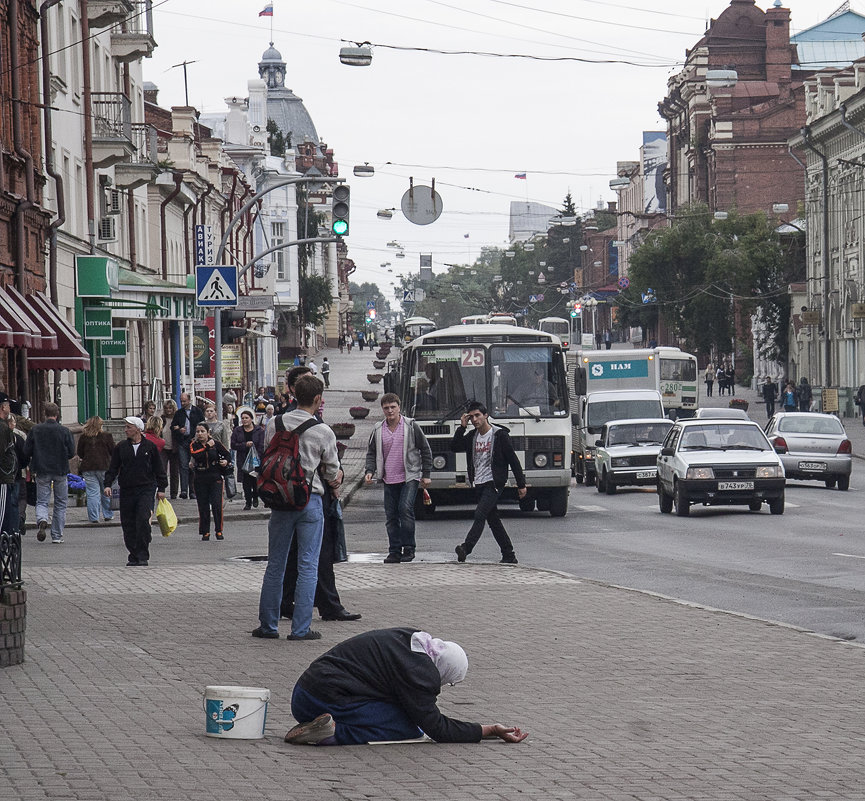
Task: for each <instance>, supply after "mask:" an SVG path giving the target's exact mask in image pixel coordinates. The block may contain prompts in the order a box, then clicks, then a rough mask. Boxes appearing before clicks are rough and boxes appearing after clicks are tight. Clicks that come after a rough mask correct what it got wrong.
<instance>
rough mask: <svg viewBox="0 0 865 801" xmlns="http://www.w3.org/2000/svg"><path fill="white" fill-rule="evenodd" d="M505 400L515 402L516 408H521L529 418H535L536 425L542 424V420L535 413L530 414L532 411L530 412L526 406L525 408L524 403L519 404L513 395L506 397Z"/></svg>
mask: <svg viewBox="0 0 865 801" xmlns="http://www.w3.org/2000/svg"><path fill="white" fill-rule="evenodd" d="M505 400H509V401H513V403H514V405H515V406H519V408H520V409H522V410H523V411H524V412H525V413H526V414H528V416H529V417H532V418H534V421H535V422H536V423H540V422H541V418H540V417H538V415H536V414H535V413H534V412H530V411H529V410H528V409H527V408H526V407H525V406H523V404H522V403H520V402H519V401H518V400H517V399H516V398H514V397H513V396H512V395H505Z"/></svg>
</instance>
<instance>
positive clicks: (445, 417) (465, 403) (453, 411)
mask: <svg viewBox="0 0 865 801" xmlns="http://www.w3.org/2000/svg"><path fill="white" fill-rule="evenodd" d="M468 404H469V402H468V401H463V402H462V403H458V404H457V405H456V406H454V407H453V409H448V410H447V411H446V412H445V413H444V414H443V415H442V416H441V417H440V418H439V419H438V420H436V421H435V425H437V426H440V425H441V424H442V423H443V422H444V421H445V420H450V419H451V417H452V415H454V414H456V413H457V412H458V411H459V410H460V409H465V407H466V406H468Z"/></svg>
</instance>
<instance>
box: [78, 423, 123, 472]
mask: <svg viewBox="0 0 865 801" xmlns="http://www.w3.org/2000/svg"><path fill="white" fill-rule="evenodd" d="M76 453H77V454H78V456H79V457H80V458H81V464H80V465H79V466H78V470H79V471H80V472H81V473H87V472H89V471H90V470H98V471H100V472H102V473H104V472H105V471H106V470H107V469H108V466H109V465H110V464H111V454H112V453H114V437H112V436H111V434H109V433H108V432H107V431H100V432H99V433H98V434H97V435H96V436H95V437H88V436H87V435H86V434H82V435H81V436H80V437H78V448H77V449H76Z"/></svg>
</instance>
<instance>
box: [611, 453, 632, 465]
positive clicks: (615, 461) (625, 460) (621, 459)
mask: <svg viewBox="0 0 865 801" xmlns="http://www.w3.org/2000/svg"><path fill="white" fill-rule="evenodd" d="M629 464H630V462H629V461H628V458H627V457H626V456H620V457H619V458H617V459H613V461H612V465H613V467H627V466H628V465H629Z"/></svg>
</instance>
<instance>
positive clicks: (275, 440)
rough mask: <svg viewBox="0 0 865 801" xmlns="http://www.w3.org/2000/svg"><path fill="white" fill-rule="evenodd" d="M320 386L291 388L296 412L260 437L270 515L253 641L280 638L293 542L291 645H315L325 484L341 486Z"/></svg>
mask: <svg viewBox="0 0 865 801" xmlns="http://www.w3.org/2000/svg"><path fill="white" fill-rule="evenodd" d="M323 392H324V384H323V383H322V381H321V379H319V378H316V377H315V376H313V375H302V376H300V377H299V378H298V379H297V381H296V382H295V385H294V396H295V398H296V400H297V408H296V409H295V410H293V411H290V412H286V413H285V414H284V415H281V416H279V417H274V418H273V420H271V421H270V423H268V425H267V430H266V431H265V434H264V447H265V451H264V455H263V456H262V459H261V466H260V468H259V475H258V493H259V497H260V498H261V499H262V500H263V501H264V505H265V506H268V507H269V508H270V509H271V515H270V523H269V524H268V549H267V568H266V570H265V571H264V578H263V579H262V582H261V597H260V599H259V604H258V619H259V623H260V624H261V625H259V627H258V628H257V629H255V630H254V631H253V632H252V636H253V637H259V638H263V639H271V640H272V639H277V638H278V637H279V631H278V626H279V609H280V602H281V601H282V584H283V578H284V576H285V567H286V563H287V561H288V552H289V549H290V548H291V543H292V541H293V540H294V538H295V537H297V546H298V554H297V562H298V577H297V588H296V590H295V595H294V611H293V615H292V618H291V634H289V635H288V638H287V639H289V640H318V639H321V634H320V633H319V632H317V631H313V630H312V629H311V628H310V623H311V622H312V607H313V601H314V597H315V586H316V583H317V581H318V557H319V552H320V550H321V538H322V534H323V530H324V512H323V508H322V496H323V494H324V482H327V483H328V484H329V485H330V486H331V487H332V488H333V489H337V488H338V487H339V486H340V484H342V479H343V473H342V469H341V468H340V466H339V457H338V454H337V449H336V437H335V436H334V433H333V431H332V430H331V429H330V428H329V427H328V426H326V425H323V424H320V423H319V422H318V420H316V418H315V414H316V412H318V409H319V406H320V405H321V396H322V394H323Z"/></svg>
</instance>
